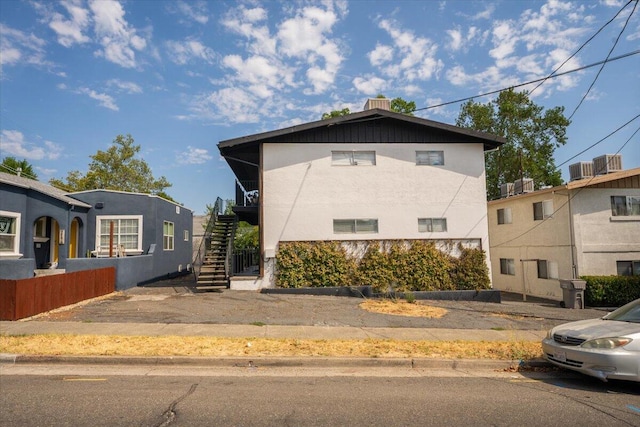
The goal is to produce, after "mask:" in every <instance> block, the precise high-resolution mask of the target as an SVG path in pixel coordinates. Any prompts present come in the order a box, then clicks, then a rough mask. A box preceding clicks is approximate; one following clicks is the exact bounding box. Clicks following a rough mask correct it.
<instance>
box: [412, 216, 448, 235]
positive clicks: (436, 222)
mask: <svg viewBox="0 0 640 427" xmlns="http://www.w3.org/2000/svg"><path fill="white" fill-rule="evenodd" d="M445 231H447V219H446V218H418V232H420V233H438V232H445Z"/></svg>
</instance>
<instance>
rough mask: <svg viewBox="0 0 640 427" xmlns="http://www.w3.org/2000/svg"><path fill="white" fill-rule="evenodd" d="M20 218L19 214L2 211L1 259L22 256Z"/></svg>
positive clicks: (0, 214)
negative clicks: (20, 252)
mask: <svg viewBox="0 0 640 427" xmlns="http://www.w3.org/2000/svg"><path fill="white" fill-rule="evenodd" d="M20 217H21V215H20V214H19V213H17V212H8V211H0V257H3V256H5V257H8V256H17V255H20V254H19V251H20Z"/></svg>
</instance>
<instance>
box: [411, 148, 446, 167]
mask: <svg viewBox="0 0 640 427" xmlns="http://www.w3.org/2000/svg"><path fill="white" fill-rule="evenodd" d="M416 165H429V166H443V165H444V151H441V150H440V151H416Z"/></svg>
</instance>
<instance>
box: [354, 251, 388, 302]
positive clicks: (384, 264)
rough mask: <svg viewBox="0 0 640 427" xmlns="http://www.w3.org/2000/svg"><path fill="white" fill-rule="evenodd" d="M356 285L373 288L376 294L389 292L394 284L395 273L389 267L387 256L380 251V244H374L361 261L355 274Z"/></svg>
mask: <svg viewBox="0 0 640 427" xmlns="http://www.w3.org/2000/svg"><path fill="white" fill-rule="evenodd" d="M355 279H356V283H357V284H358V285H360V286H371V287H372V288H373V290H374V292H379V293H384V292H388V291H389V287H390V286H391V284H392V282H393V280H394V279H393V271H392V270H391V268H390V266H389V260H388V257H387V254H385V253H384V252H383V251H382V250H381V249H380V244H379V243H377V242H373V243H371V244H369V246H368V247H367V250H366V252H365V254H364V256H363V257H362V259H361V260H360V264H359V265H358V269H357V270H356V274H355Z"/></svg>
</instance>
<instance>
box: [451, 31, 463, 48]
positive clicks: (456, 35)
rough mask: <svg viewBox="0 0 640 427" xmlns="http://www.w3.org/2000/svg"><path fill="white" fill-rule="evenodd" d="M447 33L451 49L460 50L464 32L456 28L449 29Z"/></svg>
mask: <svg viewBox="0 0 640 427" xmlns="http://www.w3.org/2000/svg"><path fill="white" fill-rule="evenodd" d="M447 35H448V36H449V43H448V45H447V46H448V47H449V49H451V50H454V51H455V50H460V48H461V47H462V32H461V31H460V29H455V30H447Z"/></svg>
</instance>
